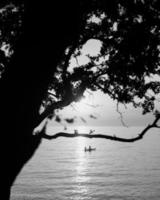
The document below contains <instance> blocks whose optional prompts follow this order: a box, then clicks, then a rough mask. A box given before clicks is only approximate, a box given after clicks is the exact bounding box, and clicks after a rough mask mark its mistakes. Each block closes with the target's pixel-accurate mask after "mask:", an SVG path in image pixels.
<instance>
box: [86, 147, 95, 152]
mask: <svg viewBox="0 0 160 200" xmlns="http://www.w3.org/2000/svg"><path fill="white" fill-rule="evenodd" d="M95 150H96V148H91V147H89V148H86V147H85V148H84V151H85V152H86V151H89V152H90V151H95Z"/></svg>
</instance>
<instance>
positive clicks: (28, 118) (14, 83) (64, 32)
mask: <svg viewBox="0 0 160 200" xmlns="http://www.w3.org/2000/svg"><path fill="white" fill-rule="evenodd" d="M28 2H29V3H27V6H28V8H29V9H28V11H27V12H26V14H25V17H24V21H25V26H24V28H23V34H22V35H21V38H19V40H18V42H17V44H16V47H15V53H14V55H13V57H12V60H11V62H10V64H9V66H7V68H6V70H5V73H4V75H3V78H2V79H1V80H0V83H1V85H0V90H1V98H0V122H1V127H0V128H1V143H3V144H4V145H3V146H2V145H1V152H2V154H3V156H2V160H1V161H2V166H3V169H2V171H1V172H2V173H3V174H4V175H5V176H4V178H3V179H2V181H1V183H3V185H4V189H3V191H2V193H3V194H1V195H3V199H4V200H8V199H9V195H10V188H11V186H12V184H13V182H14V180H15V178H16V177H17V175H18V174H19V172H20V171H21V169H22V167H23V166H24V164H25V163H26V162H27V161H28V160H29V159H30V158H31V157H32V155H33V154H34V152H35V150H36V149H37V147H38V146H39V144H40V142H41V138H40V137H39V136H33V135H32V132H33V129H34V128H35V126H36V124H37V119H38V117H39V108H40V105H41V102H42V99H43V98H44V95H45V93H46V91H47V87H48V84H49V83H50V82H51V79H52V76H53V74H54V72H55V69H56V66H57V64H58V62H59V61H60V59H61V56H62V55H63V53H64V50H65V49H66V47H67V46H68V45H69V44H70V43H71V41H74V40H75V38H76V37H77V35H78V29H77V27H78V26H77V25H78V20H77V19H78V18H79V15H78V12H77V8H78V7H77V5H73V7H72V6H71V3H72V1H70V2H69V1H68V2H67V3H68V4H66V5H64V7H62V6H63V5H62V6H61V4H60V3H59V5H58V7H57V5H56V6H55V7H53V10H51V9H49V10H46V11H45V12H43V13H41V12H42V11H43V6H42V5H41V7H40V10H39V9H37V10H38V11H37V12H38V13H37V12H36V11H35V9H36V8H37V7H36V6H37V4H34V5H32V3H31V2H30V1H28ZM38 3H39V2H38ZM69 3H70V4H69ZM49 6H51V5H47V8H49ZM30 8H32V9H30ZM38 8H39V7H38ZM72 9H73V10H72ZM53 11H55V12H54V15H53V16H52V18H51V19H52V20H51V19H50V17H51V14H52V13H53ZM48 13H49V15H48ZM45 14H46V15H47V19H46V18H45V16H46V15H45ZM38 15H39V16H40V18H38V17H37V16H38ZM35 16H36V17H35ZM76 16H77V17H78V18H77V17H76ZM40 19H41V20H42V19H43V20H42V21H38V22H37V20H40ZM49 19H50V20H49ZM47 20H48V21H47ZM55 21H56V22H55ZM36 22H37V23H36ZM46 22H47V23H46ZM52 23H53V27H52ZM67 24H68V25H67ZM52 29H53V30H52ZM51 30H52V31H51Z"/></svg>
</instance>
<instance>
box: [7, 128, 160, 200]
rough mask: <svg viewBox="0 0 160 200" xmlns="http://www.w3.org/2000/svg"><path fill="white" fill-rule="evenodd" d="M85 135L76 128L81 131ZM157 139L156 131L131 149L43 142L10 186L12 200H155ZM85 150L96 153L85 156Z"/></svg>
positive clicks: (159, 161)
mask: <svg viewBox="0 0 160 200" xmlns="http://www.w3.org/2000/svg"><path fill="white" fill-rule="evenodd" d="M97 129H98V131H99V132H100V133H104V132H110V129H109V128H108V129H107V128H104V127H103V128H102V127H101V129H99V127H98V128H97ZM79 130H80V129H79ZM88 130H89V128H88V129H87V128H86V127H81V131H82V132H87V131H88ZM118 130H119V132H120V134H125V133H124V130H123V131H122V130H121V129H120V128H119V129H118ZM114 131H115V130H114ZM79 132H80V131H79ZM122 132H123V133H122ZM126 132H127V131H126ZM134 132H135V130H134V131H133V133H134ZM131 134H132V133H131ZM159 140H160V135H159V133H158V131H157V132H154V131H153V133H152V132H151V133H149V134H148V135H146V137H145V138H144V139H143V140H142V141H139V142H137V143H133V144H123V143H115V142H112V141H106V140H95V139H91V140H90V139H85V138H74V139H66V138H59V139H57V140H54V141H46V140H44V141H43V142H42V145H41V147H40V149H39V150H38V151H37V152H36V154H35V156H34V158H33V159H32V160H31V161H30V162H29V163H28V164H27V165H26V166H25V167H24V169H23V170H22V172H21V174H20V175H19V178H18V179H17V181H16V182H15V185H14V187H13V189H12V198H11V200H102V199H104V200H105V199H106V200H150V199H152V200H159V199H160V168H159V166H160V155H159V152H160V145H159ZM89 145H91V146H92V147H96V151H94V152H84V147H85V146H87V147H88V146H89Z"/></svg>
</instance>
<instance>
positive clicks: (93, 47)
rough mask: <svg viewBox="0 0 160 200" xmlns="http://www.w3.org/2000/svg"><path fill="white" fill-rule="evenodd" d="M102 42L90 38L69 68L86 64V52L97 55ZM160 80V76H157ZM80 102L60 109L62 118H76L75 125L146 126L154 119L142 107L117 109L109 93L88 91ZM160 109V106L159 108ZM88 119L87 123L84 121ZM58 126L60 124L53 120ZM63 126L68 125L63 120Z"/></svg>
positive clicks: (129, 106)
mask: <svg viewBox="0 0 160 200" xmlns="http://www.w3.org/2000/svg"><path fill="white" fill-rule="evenodd" d="M100 49H101V43H100V42H99V41H97V40H89V41H88V42H87V43H86V45H85V46H84V47H83V49H82V55H81V56H80V57H79V58H78V59H77V60H76V59H75V58H72V59H71V62H70V67H69V70H72V69H73V67H74V66H76V64H77V61H78V63H79V65H81V64H86V63H87V62H88V61H89V60H88V58H87V56H86V54H90V55H91V56H95V55H97V54H98V53H99V52H100ZM156 79H157V80H159V81H160V77H158V76H157V77H156ZM84 96H85V98H83V99H82V100H81V101H80V102H77V103H73V104H72V105H71V106H68V107H66V108H64V109H63V110H61V111H59V115H60V116H61V117H62V118H75V122H74V123H73V124H72V125H73V126H77V125H80V126H81V125H83V126H84V125H86V126H123V125H124V124H125V125H126V126H129V127H130V126H146V125H148V124H149V123H151V122H152V121H153V119H154V118H153V115H152V114H147V115H142V110H141V109H135V108H134V107H133V106H132V105H131V104H130V105H126V106H124V105H119V109H118V110H119V112H120V113H121V114H122V116H123V120H122V116H121V114H120V113H119V112H118V111H117V102H116V101H113V100H112V99H111V98H110V97H109V96H108V95H106V94H103V93H102V92H100V91H96V92H91V91H86V92H85V94H84ZM159 109H160V108H159ZM84 121H86V123H85V122H84ZM52 123H53V124H56V125H57V126H58V125H59V124H57V123H55V122H54V120H53V121H52ZM62 124H63V126H68V125H70V124H66V123H65V122H62Z"/></svg>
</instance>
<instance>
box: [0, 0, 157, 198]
mask: <svg viewBox="0 0 160 200" xmlns="http://www.w3.org/2000/svg"><path fill="white" fill-rule="evenodd" d="M0 7H1V11H0V24H1V26H0V46H1V50H0V66H1V79H0V91H1V99H0V106H1V113H0V121H1V136H2V142H4V144H5V147H4V146H3V147H2V148H3V149H2V150H3V151H1V152H4V153H3V167H4V168H3V172H4V173H5V175H6V176H5V179H4V180H3V184H4V190H3V192H4V194H5V199H9V194H10V187H11V186H12V184H13V182H14V180H15V178H16V176H17V175H18V173H19V172H20V170H21V169H22V167H23V166H24V164H25V163H26V162H27V161H28V160H29V159H30V158H31V157H32V155H33V154H34V152H35V151H36V149H37V148H38V146H39V144H40V142H41V139H42V138H48V139H51V138H56V137H59V136H66V137H75V136H84V137H89V138H91V137H95V138H97V137H102V138H106V139H112V140H115V141H122V142H133V141H136V140H138V139H141V138H142V137H143V135H144V134H145V133H146V132H147V131H148V130H149V129H150V128H152V127H159V125H158V121H159V119H160V111H159V110H157V109H155V104H157V96H158V95H159V92H160V82H159V81H155V80H153V79H150V77H151V76H155V75H158V76H159V75H160V65H159V64H160V63H159V50H160V46H159V43H158V41H159V37H160V35H159V26H160V25H159V24H160V23H159V21H160V19H159V14H160V13H159V10H158V0H154V1H145V0H134V1H130V2H128V1H120V0H112V1H104V0H101V1H98V0H97V1H96V0H88V1H80V0H79V1H76V2H75V1H71V0H70V1H67V2H61V1H56V4H55V5H52V4H51V1H48V2H45V3H44V2H43V3H41V2H39V1H34V2H32V1H20V0H17V1H16V0H13V1H11V0H10V1H9V0H8V1H5V2H3V1H2V3H1V5H0ZM90 39H96V40H98V41H100V43H101V51H100V54H99V55H98V56H96V57H94V56H91V55H88V59H89V62H88V63H87V64H85V65H79V64H78V63H77V66H75V67H74V68H73V70H69V63H70V60H71V58H73V57H74V58H75V59H77V58H78V57H79V56H80V55H81V49H82V47H83V45H84V44H85V43H86V42H87V41H88V40H90ZM147 80H149V81H147ZM86 89H90V90H92V91H96V90H101V91H102V92H104V93H105V94H107V95H109V96H110V97H111V98H112V99H114V100H117V102H118V103H123V104H128V103H132V104H133V106H134V107H141V108H142V109H143V114H145V113H148V112H153V113H154V115H155V120H154V122H153V123H152V124H151V125H149V126H148V127H146V128H145V129H144V130H143V131H142V133H141V134H140V135H138V136H137V137H136V138H134V139H129V140H127V139H125V138H118V137H115V136H107V135H105V136H104V135H100V134H92V135H89V134H76V135H75V134H74V135H73V134H68V133H58V134H56V135H54V136H51V137H49V136H48V135H47V134H46V132H45V128H46V126H44V127H43V129H42V130H41V131H40V132H38V133H36V134H33V132H34V129H35V128H36V127H37V126H38V125H39V124H40V123H41V122H42V121H43V120H44V119H46V118H52V117H55V118H56V119H57V120H58V116H56V114H54V111H55V110H57V109H61V108H63V107H65V106H68V105H70V104H71V103H72V102H76V101H79V100H80V99H81V98H82V96H83V94H84V92H85V90H86ZM158 103H159V102H158ZM72 121H73V120H70V121H69V120H68V122H72ZM4 148H5V149H4Z"/></svg>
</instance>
